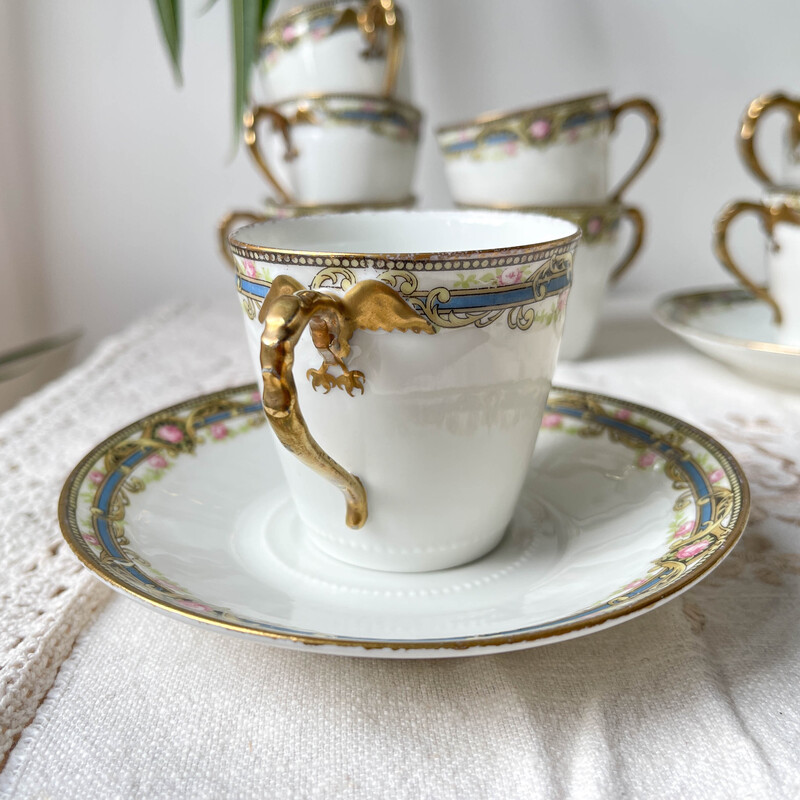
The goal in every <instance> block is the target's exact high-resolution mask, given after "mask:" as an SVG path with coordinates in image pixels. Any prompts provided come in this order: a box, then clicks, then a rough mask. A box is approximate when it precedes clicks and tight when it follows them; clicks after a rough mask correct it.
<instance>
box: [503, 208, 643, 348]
mask: <svg viewBox="0 0 800 800" xmlns="http://www.w3.org/2000/svg"><path fill="white" fill-rule="evenodd" d="M508 210H509V211H513V212H515V213H526V214H547V215H549V216H553V217H558V218H559V219H566V220H569V221H570V222H572V223H574V224H575V225H577V226H578V227H579V228H580V229H581V232H582V233H583V237H582V238H581V246H580V249H579V251H578V252H577V253H576V254H575V258H574V261H573V265H572V288H571V289H570V294H569V306H568V308H567V318H566V321H565V323H564V333H563V335H562V337H561V349H560V350H559V353H558V357H559V358H560V359H562V360H564V359H566V360H574V359H579V358H584V357H585V356H586V355H587V354H588V353H589V352H590V351H591V348H592V345H593V343H594V340H595V333H596V332H597V325H598V322H599V321H600V314H601V311H602V310H603V302H604V300H605V294H606V288H607V286H608V284H609V283H610V282H615V281H617V280H619V278H620V277H621V276H622V275H623V273H624V272H626V271H627V269H628V267H630V265H631V263H632V262H633V260H634V259H635V258H636V256H637V254H638V253H639V250H640V249H641V247H642V244H643V242H644V231H645V225H644V217H643V216H642V213H641V211H639V209H638V208H634V207H633V206H626V205H623V204H622V203H606V204H604V205H596V206H589V205H583V206H527V207H526V206H520V207H518V208H510V209H508ZM625 219H626V220H628V222H629V226H630V229H631V235H630V237H626V236H624V235H621V228H622V221H623V220H625ZM626 238H628V244H627V245H625V244H624V243H625V239H626ZM623 246H624V250H623Z"/></svg>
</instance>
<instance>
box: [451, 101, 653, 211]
mask: <svg viewBox="0 0 800 800" xmlns="http://www.w3.org/2000/svg"><path fill="white" fill-rule="evenodd" d="M628 112H636V113H639V114H641V115H642V116H644V118H645V121H646V122H647V138H646V141H645V145H644V147H643V149H642V151H641V153H640V155H639V157H638V159H637V161H636V163H635V164H634V165H633V166H632V167H631V168H630V169H629V170H628V172H627V173H626V175H625V177H624V178H623V179H622V180H621V181H620V182H619V184H618V185H617V186H616V187H615V188H614V189H611V190H609V149H610V148H609V142H610V139H611V134H612V133H613V132H614V130H615V129H616V126H617V121H618V119H619V118H620V117H621V116H622V115H623V114H626V113H628ZM659 135H660V132H659V117H658V113H657V111H656V109H655V108H654V107H653V105H652V103H650V102H649V101H648V100H645V99H644V98H633V99H630V100H626V101H624V102H622V103H620V104H618V105H612V103H611V101H610V99H609V97H608V95H607V94H605V93H603V94H596V95H590V96H586V97H579V98H575V99H572V100H565V101H562V102H557V103H552V104H549V105H545V106H539V107H535V108H526V109H523V110H521V111H513V112H510V113H499V114H491V115H485V116H481V117H478V118H476V119H474V120H471V121H469V122H463V123H460V124H457V125H445V126H444V127H441V128H439V129H438V130H437V133H436V136H437V140H438V143H439V148H440V150H441V152H442V154H443V156H444V159H445V173H446V176H447V182H448V184H449V187H450V192H451V194H452V196H453V199H454V200H455V201H456V202H457V203H464V204H468V205H482V206H496V205H507V206H509V205H510V206H531V205H571V204H575V203H605V202H607V201H608V200H617V199H619V197H620V196H621V194H622V193H623V192H624V190H625V189H627V187H628V186H629V185H630V183H631V181H632V180H633V179H634V178H635V177H636V176H637V175H638V174H639V173H640V172H641V170H642V169H643V168H644V166H645V164H647V162H648V161H649V160H650V157H651V156H652V155H653V151H654V150H655V147H656V144H657V142H658V139H659Z"/></svg>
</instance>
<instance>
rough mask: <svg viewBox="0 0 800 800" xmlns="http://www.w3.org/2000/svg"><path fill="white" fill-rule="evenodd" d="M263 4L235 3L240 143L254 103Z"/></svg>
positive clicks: (236, 116) (247, 0)
mask: <svg viewBox="0 0 800 800" xmlns="http://www.w3.org/2000/svg"><path fill="white" fill-rule="evenodd" d="M262 3H263V0H231V11H232V12H233V19H232V26H233V65H234V84H233V113H234V124H235V133H236V140H237V142H238V140H239V135H240V134H241V132H242V115H243V114H244V112H245V109H246V108H247V103H248V101H249V99H250V77H251V75H252V72H253V65H254V64H255V61H256V58H257V55H258V39H259V36H260V34H261V20H262V17H261V14H262Z"/></svg>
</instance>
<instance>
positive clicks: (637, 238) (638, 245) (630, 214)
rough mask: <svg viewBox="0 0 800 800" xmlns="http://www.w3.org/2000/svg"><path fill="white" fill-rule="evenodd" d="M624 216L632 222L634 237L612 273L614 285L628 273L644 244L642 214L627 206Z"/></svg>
mask: <svg viewBox="0 0 800 800" xmlns="http://www.w3.org/2000/svg"><path fill="white" fill-rule="evenodd" d="M622 216H623V217H627V218H628V219H629V220H630V222H631V226H632V227H633V236H632V237H631V243H630V245H629V246H628V249H627V251H626V252H625V255H624V256H623V257H622V258H621V259H620V262H619V264H617V266H616V268H615V269H614V271H613V272H612V273H611V282H612V283H616V282H617V281H618V280H619V279H620V278H621V277H622V275H623V274H624V273H625V272H627V270H628V267H630V265H631V262H632V261H633V259H634V258H636V256H637V254H638V253H639V251H640V250H641V249H642V245H643V244H644V231H645V226H644V216H643V215H642V212H641V211H639V209H638V208H634V207H633V206H625V207H624V208H623V209H622Z"/></svg>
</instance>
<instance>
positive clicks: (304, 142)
mask: <svg viewBox="0 0 800 800" xmlns="http://www.w3.org/2000/svg"><path fill="white" fill-rule="evenodd" d="M420 120H421V114H420V112H419V111H418V110H417V109H416V108H414V107H413V106H411V105H408V104H407V103H401V102H398V101H396V100H387V99H384V98H380V97H372V96H367V95H357V94H329V95H320V96H317V97H301V98H295V99H292V100H285V101H284V102H282V103H277V104H275V105H272V106H257V107H256V108H254V109H253V110H252V111H250V112H248V113H247V114H246V115H245V143H246V144H247V146H248V148H249V151H250V153H251V155H252V156H253V158H254V159H255V162H256V164H257V165H258V168H259V169H260V170H261V172H262V174H263V175H264V177H265V178H266V179H267V181H268V182H269V184H270V185H271V187H272V189H273V190H274V192H275V194H276V197H277V199H278V200H279V201H280V203H282V204H284V205H306V206H307V205H340V204H347V203H362V204H370V205H371V204H374V203H403V202H405V201H406V200H407V199H408V198H409V196H410V195H411V184H412V181H413V179H414V168H415V165H416V160H417V150H418V148H419V129H420ZM264 122H269V123H271V124H272V128H273V131H272V133H271V134H269V135H268V136H267V137H266V139H267V141H266V143H265V144H263V146H262V141H261V138H260V135H259V129H261V130H263V128H261V125H262V123H264Z"/></svg>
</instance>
